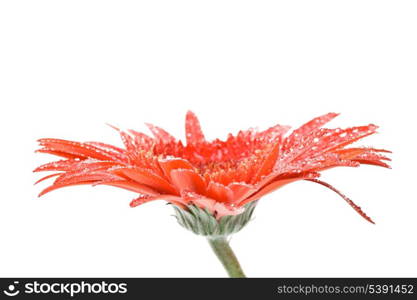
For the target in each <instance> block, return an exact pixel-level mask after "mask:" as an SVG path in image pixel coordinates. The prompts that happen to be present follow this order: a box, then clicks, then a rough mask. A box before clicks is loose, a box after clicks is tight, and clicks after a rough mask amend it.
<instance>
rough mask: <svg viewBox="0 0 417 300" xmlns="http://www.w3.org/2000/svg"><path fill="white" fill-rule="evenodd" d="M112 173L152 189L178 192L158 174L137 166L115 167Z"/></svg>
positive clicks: (172, 192)
mask: <svg viewBox="0 0 417 300" xmlns="http://www.w3.org/2000/svg"><path fill="white" fill-rule="evenodd" d="M112 172H113V173H115V174H117V175H119V176H125V177H128V178H129V179H132V180H133V181H136V182H138V183H140V184H144V185H147V186H149V187H151V188H153V189H154V190H157V191H160V192H163V193H171V194H178V193H177V191H176V189H175V188H174V187H173V186H172V185H171V184H170V183H169V182H168V181H166V180H165V179H163V178H162V177H160V176H158V175H157V174H155V173H154V172H152V171H151V170H147V169H142V168H137V167H128V168H117V169H114V170H112Z"/></svg>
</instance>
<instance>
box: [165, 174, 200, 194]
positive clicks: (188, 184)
mask: <svg viewBox="0 0 417 300" xmlns="http://www.w3.org/2000/svg"><path fill="white" fill-rule="evenodd" d="M171 181H172V183H173V184H174V186H175V187H176V188H177V189H178V190H179V191H180V192H185V191H186V192H193V193H197V194H200V195H205V194H206V183H205V181H204V179H203V178H202V177H201V176H200V175H199V174H197V173H196V172H194V171H192V170H189V169H175V170H172V171H171Z"/></svg>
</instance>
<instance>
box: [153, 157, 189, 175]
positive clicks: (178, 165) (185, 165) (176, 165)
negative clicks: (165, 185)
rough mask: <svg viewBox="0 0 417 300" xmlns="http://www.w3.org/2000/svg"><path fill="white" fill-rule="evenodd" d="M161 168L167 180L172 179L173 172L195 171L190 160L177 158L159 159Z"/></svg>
mask: <svg viewBox="0 0 417 300" xmlns="http://www.w3.org/2000/svg"><path fill="white" fill-rule="evenodd" d="M158 162H159V166H160V167H161V169H162V171H163V172H164V174H165V176H166V177H167V178H170V177H171V171H172V170H175V169H189V170H193V169H194V167H193V165H192V164H191V163H190V162H188V160H185V159H182V158H176V157H166V158H160V159H158Z"/></svg>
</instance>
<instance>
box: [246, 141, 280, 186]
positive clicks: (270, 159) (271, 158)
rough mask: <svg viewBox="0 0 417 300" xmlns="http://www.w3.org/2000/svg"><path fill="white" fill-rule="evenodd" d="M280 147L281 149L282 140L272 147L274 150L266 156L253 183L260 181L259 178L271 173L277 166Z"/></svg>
mask: <svg viewBox="0 0 417 300" xmlns="http://www.w3.org/2000/svg"><path fill="white" fill-rule="evenodd" d="M280 149H281V142H277V143H276V144H275V145H274V147H273V148H272V150H271V151H270V152H269V154H268V155H267V156H266V158H265V160H264V161H263V163H262V165H261V166H260V168H259V170H258V172H257V174H256V175H255V176H254V177H253V179H252V183H256V182H258V181H259V179H261V178H262V176H264V175H267V174H269V173H271V171H272V169H273V168H274V166H275V163H276V162H277V159H278V155H279V153H280Z"/></svg>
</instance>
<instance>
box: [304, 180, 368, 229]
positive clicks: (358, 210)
mask: <svg viewBox="0 0 417 300" xmlns="http://www.w3.org/2000/svg"><path fill="white" fill-rule="evenodd" d="M306 180H308V181H312V182H315V183H318V184H321V185H322V186H325V187H327V188H328V189H331V190H332V191H333V192H335V193H336V194H338V195H339V196H340V197H342V198H343V200H345V201H346V202H347V203H348V204H349V205H350V206H351V207H352V208H353V209H354V210H355V211H356V212H357V213H358V214H359V215H361V216H362V217H363V218H364V219H365V220H367V221H368V222H371V223H372V224H375V222H374V221H372V219H371V218H370V217H368V216H367V215H366V214H365V213H364V212H363V211H362V209H361V208H360V207H359V206H357V205H356V204H355V203H354V202H353V201H352V200H351V199H349V198H348V197H346V196H345V195H344V194H342V193H341V192H340V191H339V190H337V189H336V188H335V187H333V186H331V185H330V184H328V183H327V182H324V181H321V180H317V179H306Z"/></svg>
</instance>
